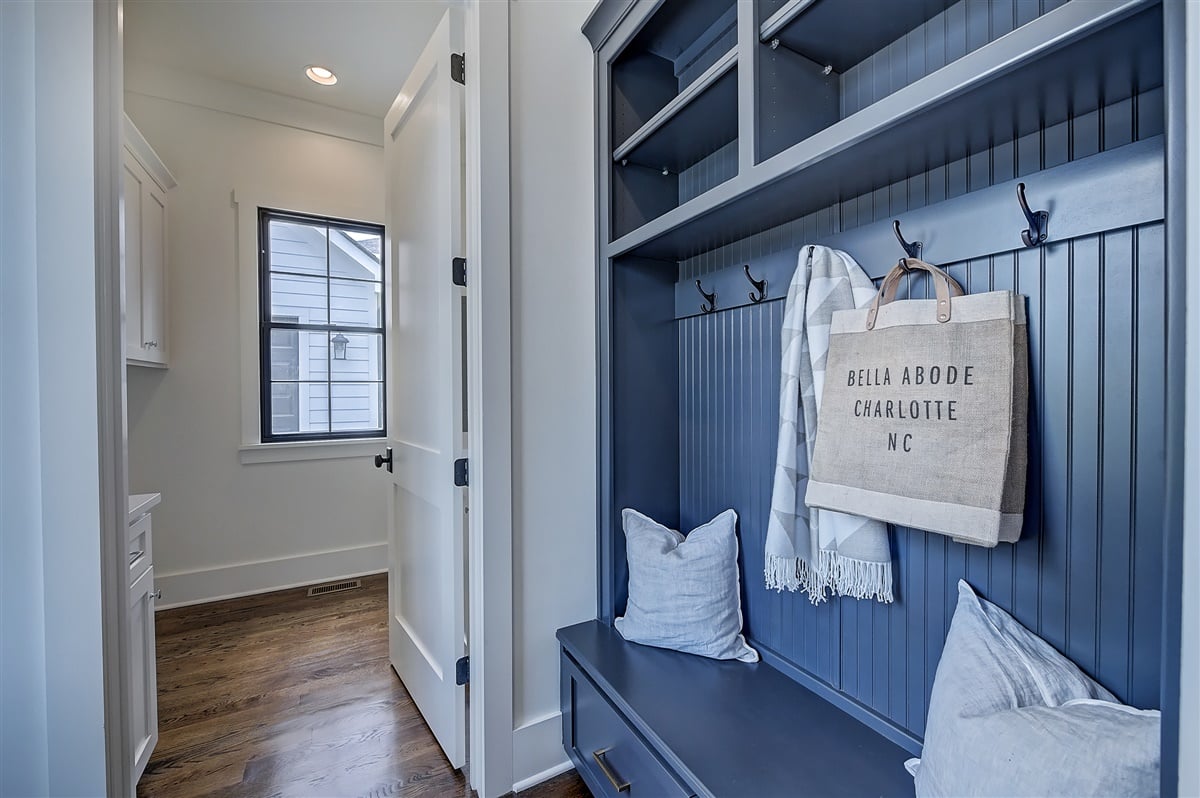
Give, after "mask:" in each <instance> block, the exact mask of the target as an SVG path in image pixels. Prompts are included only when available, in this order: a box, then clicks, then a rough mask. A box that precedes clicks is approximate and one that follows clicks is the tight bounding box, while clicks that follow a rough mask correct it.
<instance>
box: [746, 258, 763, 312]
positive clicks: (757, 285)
mask: <svg viewBox="0 0 1200 798" xmlns="http://www.w3.org/2000/svg"><path fill="white" fill-rule="evenodd" d="M742 269H743V270H744V271H745V272H746V279H747V280H749V281H750V285H752V286H754V291H751V292H750V301H751V302H753V303H754V304H756V305H757V304H758V303H759V302H762V301H763V300H764V299H766V298H767V281H766V279H765V278H764V279H762V280H755V279H754V278H753V277H751V276H750V264H749V263H747V264H746V265H745V266H743V267H742ZM755 291H757V292H758V294H757V295H755V293H754V292H755Z"/></svg>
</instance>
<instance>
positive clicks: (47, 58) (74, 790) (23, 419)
mask: <svg viewBox="0 0 1200 798" xmlns="http://www.w3.org/2000/svg"><path fill="white" fill-rule="evenodd" d="M92 37H93V7H92V4H91V3H81V2H75V3H30V2H4V3H0V264H2V267H3V268H2V270H0V297H2V298H3V305H2V307H0V533H2V536H0V629H2V630H0V707H2V710H0V794H4V795H46V794H51V795H103V794H104V793H105V792H106V773H105V760H104V747H105V736H104V671H103V667H104V662H103V652H102V640H101V627H102V617H101V587H100V496H99V487H98V485H99V427H98V418H97V414H96V402H97V382H96V378H97V365H96V293H95V292H96V249H95V247H96V243H95V237H94V231H95V193H94V192H95V188H94V179H93V174H94V157H93V154H94V152H95V147H96V141H95V136H96V126H95V123H94V119H95V116H94V113H93V102H92V96H93V71H94V70H93V55H92V54H93V49H92V48H93V38H92ZM35 96H36V98H37V99H36V102H34V97H35Z"/></svg>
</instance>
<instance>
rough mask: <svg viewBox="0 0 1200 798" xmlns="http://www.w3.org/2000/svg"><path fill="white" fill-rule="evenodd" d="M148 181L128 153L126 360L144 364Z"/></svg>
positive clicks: (126, 193) (126, 199) (125, 241)
mask: <svg viewBox="0 0 1200 798" xmlns="http://www.w3.org/2000/svg"><path fill="white" fill-rule="evenodd" d="M148 180H149V178H148V176H147V175H146V173H145V171H144V170H143V169H142V167H141V165H139V164H138V162H137V161H135V160H133V156H131V155H130V154H129V153H128V152H127V153H125V232H124V242H123V243H124V251H125V357H127V358H130V359H132V360H142V359H144V358H145V356H146V351H145V347H144V346H143V345H142V342H143V341H145V340H146V339H145V337H143V335H142V193H143V186H144V185H145V183H147V182H148Z"/></svg>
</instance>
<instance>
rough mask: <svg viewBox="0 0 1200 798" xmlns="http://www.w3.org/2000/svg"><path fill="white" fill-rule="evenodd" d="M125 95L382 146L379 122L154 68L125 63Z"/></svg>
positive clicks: (297, 99) (201, 76) (218, 81)
mask: <svg viewBox="0 0 1200 798" xmlns="http://www.w3.org/2000/svg"><path fill="white" fill-rule="evenodd" d="M125 92H126V93H127V94H140V95H144V96H147V97H155V98H158V99H160V100H167V101H169V102H177V103H182V104H184V105H191V106H195V107H198V108H207V109H208V110H210V111H218V112H220V113H226V114H232V115H233V116H241V117H245V118H247V119H256V120H258V121H260V122H268V123H270V124H273V125H282V126H283V127H290V128H295V129H297V130H307V131H310V132H312V133H320V134H322V135H326V136H334V137H336V138H341V139H347V140H349V141H357V142H361V143H363V144H370V145H373V146H376V147H382V146H383V119H382V118H377V117H373V116H368V115H367V114H360V113H356V112H354V111H346V110H343V109H341V108H334V107H332V106H329V105H322V104H320V103H314V102H312V101H310V100H302V99H300V98H299V97H290V96H288V95H286V94H279V93H277V92H273V91H267V90H265V89H257V88H254V87H253V86H246V85H243V84H240V83H233V82H231V81H227V80H220V79H217V78H210V77H207V76H204V75H197V74H194V73H187V72H181V71H179V70H176V69H172V68H170V67H163V66H159V65H157V64H150V63H145V62H140V63H139V62H132V63H130V64H129V65H127V67H126V71H125Z"/></svg>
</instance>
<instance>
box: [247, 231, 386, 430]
mask: <svg viewBox="0 0 1200 798" xmlns="http://www.w3.org/2000/svg"><path fill="white" fill-rule="evenodd" d="M268 230H269V237H270V241H269V247H270V248H269V251H270V253H271V270H272V274H271V275H270V281H271V286H270V290H271V315H272V317H273V318H274V319H275V320H276V321H296V322H299V323H301V324H336V325H343V326H356V327H368V328H369V327H380V326H382V323H381V312H380V311H381V305H380V292H381V290H382V284H381V283H380V282H377V281H378V280H379V279H380V267H379V263H378V261H376V260H374V258H373V256H372V255H371V254H370V253H368V252H367V251H365V250H364V249H363V248H362V247H360V246H359V245H358V244H357V243H355V242H354V241H353V239H351V238H349V237H348V236H346V235H345V234H344V233H342V232H340V231H338V230H333V231H331V235H330V237H328V238H327V237H326V235H325V230H324V229H323V228H319V227H315V226H313V225H306V224H296V223H291V222H286V221H279V220H272V221H271V222H270V223H269V225H268ZM327 257H328V264H329V272H328V273H329V277H328V278H326V271H325V269H326V259H327ZM278 271H284V272H289V273H286V274H278V273H275V272H278ZM308 275H311V276H308ZM339 278H340V279H339ZM327 286H328V289H327ZM327 290H328V294H327ZM341 334H342V335H343V336H345V337H346V338H347V339H349V340H348V342H347V344H346V358H345V359H344V360H340V359H334V360H333V361H332V363H333V374H332V393H333V396H332V400H331V397H330V385H329V384H328V383H327V381H328V380H330V373H329V367H330V353H331V351H332V345H331V343H330V339H331V338H332V337H333V336H332V335H328V334H326V333H324V332H313V331H309V330H299V331H295V332H293V331H287V330H276V331H275V333H274V340H273V342H272V363H273V368H272V376H273V377H274V378H276V379H299V380H301V381H302V384H301V385H299V386H294V385H289V384H282V385H275V386H274V387H273V397H274V400H273V401H274V406H273V409H272V415H273V417H274V418H275V420H276V425H275V429H276V431H277V432H285V431H300V432H306V431H312V432H321V431H326V430H332V431H333V432H341V431H349V430H361V429H364V428H366V429H378V428H381V427H382V418H381V407H382V404H383V385H382V382H381V381H382V379H383V368H382V363H383V352H382V337H381V336H380V335H378V334H376V333H367V334H357V333H352V332H344V333H341ZM288 347H293V348H294V349H295V355H294V356H293V357H291V358H289V357H288V356H287V349H288ZM293 365H294V370H293V368H291V367H292V366H293ZM305 382H307V383H309V384H303V383H305ZM331 401H332V407H331ZM331 411H332V419H331V418H330V413H331ZM296 414H298V416H299V429H298V430H297V428H296V424H297V422H295V421H292V422H289V421H288V420H287V418H286V417H287V416H289V415H296Z"/></svg>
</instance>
